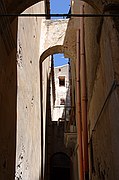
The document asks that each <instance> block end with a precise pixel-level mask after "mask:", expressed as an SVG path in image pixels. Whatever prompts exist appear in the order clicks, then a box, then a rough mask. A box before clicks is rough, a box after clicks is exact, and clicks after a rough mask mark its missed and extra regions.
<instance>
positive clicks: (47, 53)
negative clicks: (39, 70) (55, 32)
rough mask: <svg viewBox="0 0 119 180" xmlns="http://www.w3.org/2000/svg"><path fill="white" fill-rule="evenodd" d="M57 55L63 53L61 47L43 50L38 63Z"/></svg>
mask: <svg viewBox="0 0 119 180" xmlns="http://www.w3.org/2000/svg"><path fill="white" fill-rule="evenodd" d="M58 53H64V48H63V45H56V46H53V47H50V48H48V49H47V50H45V51H44V52H43V53H42V55H41V57H40V63H42V62H43V61H44V60H45V59H46V58H47V57H48V56H50V55H52V54H58Z"/></svg>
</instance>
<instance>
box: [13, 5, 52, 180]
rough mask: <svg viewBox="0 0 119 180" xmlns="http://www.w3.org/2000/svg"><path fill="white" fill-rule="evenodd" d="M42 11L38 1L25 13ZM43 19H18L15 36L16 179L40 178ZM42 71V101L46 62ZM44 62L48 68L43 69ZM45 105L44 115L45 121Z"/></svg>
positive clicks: (45, 79) (44, 98)
mask: <svg viewBox="0 0 119 180" xmlns="http://www.w3.org/2000/svg"><path fill="white" fill-rule="evenodd" d="M39 12H41V13H44V3H43V2H40V3H38V4H36V5H34V6H32V7H30V8H29V9H27V10H26V11H25V12H24V13H39ZM41 26H42V18H38V17H32V18H31V17H27V18H22V17H21V18H19V19H18V39H17V51H18V54H17V80H18V85H17V149H16V151H17V152H16V179H17V178H20V177H21V178H22V179H25V180H27V179H28V180H30V179H31V180H33V179H34V180H35V179H38V180H39V179H40V176H41V108H40V73H39V60H40V49H41V45H40V36H41ZM47 63H48V61H47V62H46V63H45V66H44V67H45V69H44V71H43V80H44V82H43V87H44V89H45V90H44V96H43V100H44V104H45V105H46V103H45V101H46V95H47V94H46V93H47V84H46V83H47V78H48V73H47V69H48V68H49V67H48V65H47ZM46 65H47V68H46ZM45 108H46V107H45V106H44V107H43V109H44V114H43V118H44V120H45V114H46V111H45Z"/></svg>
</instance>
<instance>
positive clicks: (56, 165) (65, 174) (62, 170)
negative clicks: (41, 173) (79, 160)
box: [50, 152, 71, 180]
mask: <svg viewBox="0 0 119 180" xmlns="http://www.w3.org/2000/svg"><path fill="white" fill-rule="evenodd" d="M70 163H71V162H70V158H69V157H68V156H67V155H66V154H64V153H61V152H60V153H56V154H54V155H53V156H52V157H51V167H50V168H51V175H50V180H70Z"/></svg>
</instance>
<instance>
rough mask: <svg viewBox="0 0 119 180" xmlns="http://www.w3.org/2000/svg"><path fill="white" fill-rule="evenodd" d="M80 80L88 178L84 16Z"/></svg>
mask: <svg viewBox="0 0 119 180" xmlns="http://www.w3.org/2000/svg"><path fill="white" fill-rule="evenodd" d="M80 13H81V14H84V4H82V5H81V6H80ZM80 82H81V119H82V129H83V155H84V173H85V179H86V180H88V179H89V163H88V128H87V93H86V60H85V44H84V17H81V18H80Z"/></svg>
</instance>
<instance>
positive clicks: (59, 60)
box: [53, 54, 69, 67]
mask: <svg viewBox="0 0 119 180" xmlns="http://www.w3.org/2000/svg"><path fill="white" fill-rule="evenodd" d="M53 59H54V67H57V66H63V65H65V64H68V62H69V58H64V54H54V55H53Z"/></svg>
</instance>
